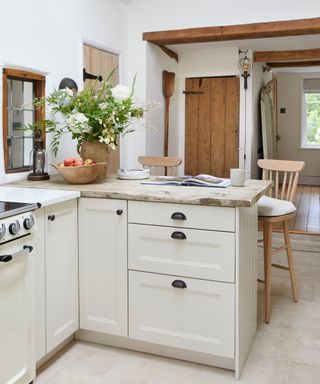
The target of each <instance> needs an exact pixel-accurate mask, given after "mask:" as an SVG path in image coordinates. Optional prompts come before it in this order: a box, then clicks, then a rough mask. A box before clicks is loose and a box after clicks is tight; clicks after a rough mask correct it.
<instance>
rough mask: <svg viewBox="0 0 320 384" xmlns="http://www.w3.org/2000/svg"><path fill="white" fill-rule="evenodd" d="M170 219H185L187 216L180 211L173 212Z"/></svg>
mask: <svg viewBox="0 0 320 384" xmlns="http://www.w3.org/2000/svg"><path fill="white" fill-rule="evenodd" d="M171 219H172V220H187V217H186V215H185V214H184V213H182V212H174V213H173V214H172V215H171Z"/></svg>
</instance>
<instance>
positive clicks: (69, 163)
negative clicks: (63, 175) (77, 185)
mask: <svg viewBox="0 0 320 384" xmlns="http://www.w3.org/2000/svg"><path fill="white" fill-rule="evenodd" d="M73 163H74V158H73V157H66V158H65V159H64V161H63V164H64V166H65V167H72V166H73Z"/></svg>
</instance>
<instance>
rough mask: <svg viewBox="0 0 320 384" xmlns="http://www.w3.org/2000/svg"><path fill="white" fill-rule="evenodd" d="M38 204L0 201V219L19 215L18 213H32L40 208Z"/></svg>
mask: <svg viewBox="0 0 320 384" xmlns="http://www.w3.org/2000/svg"><path fill="white" fill-rule="evenodd" d="M40 207H41V204H39V203H16V202H13V201H0V219H5V218H6V217H10V216H14V215H19V214H20V213H24V212H28V211H33V210H34V209H37V208H40Z"/></svg>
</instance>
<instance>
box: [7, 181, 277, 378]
mask: <svg viewBox="0 0 320 384" xmlns="http://www.w3.org/2000/svg"><path fill="white" fill-rule="evenodd" d="M14 186H15V187H34V188H49V189H62V190H73V191H79V192H80V194H81V197H80V198H79V201H78V234H79V242H78V245H79V295H80V299H79V303H80V309H79V311H80V324H79V330H78V331H77V332H76V337H77V338H78V339H81V340H86V341H92V342H98V343H103V344H107V345H113V346H119V347H123V348H128V349H135V350H140V351H144V352H149V353H154V354H159V355H165V356H171V357H174V358H180V359H185V360H189V361H194V362H198V363H204V364H208V365H214V366H219V367H223V368H227V369H232V370H235V374H236V378H239V377H240V374H241V371H242V368H243V366H244V364H245V361H246V358H247V355H248V353H249V350H250V347H251V344H252V341H253V339H254V336H255V333H256V327H257V280H256V279H257V273H256V259H257V204H256V203H257V201H258V199H259V198H260V197H261V195H262V194H264V193H266V192H267V191H268V189H269V188H270V186H271V182H269V181H258V180H249V181H247V182H246V185H245V186H244V187H231V186H230V187H227V188H204V187H182V186H177V187H176V186H175V187H174V186H163V185H162V186H155V185H141V184H140V182H139V181H132V180H130V181H122V180H116V179H107V180H105V181H104V182H100V183H93V184H88V185H70V184H65V183H64V182H63V181H62V180H61V179H60V178H59V177H54V178H53V180H51V181H45V182H29V181H20V182H16V183H14ZM58 220H59V217H57V221H58ZM63 240H64V239H62V241H63ZM65 240H66V239H65ZM57 283H58V282H57Z"/></svg>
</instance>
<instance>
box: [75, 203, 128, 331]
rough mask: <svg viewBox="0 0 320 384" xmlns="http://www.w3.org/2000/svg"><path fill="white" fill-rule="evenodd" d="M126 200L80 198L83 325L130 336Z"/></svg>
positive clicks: (81, 319) (92, 328)
mask: <svg viewBox="0 0 320 384" xmlns="http://www.w3.org/2000/svg"><path fill="white" fill-rule="evenodd" d="M126 252H127V202H126V201H123V200H106V199H90V198H81V199H80V201H79V262H80V268H79V273H80V328H82V329H87V330H91V331H97V332H103V333H108V334H112V335H119V336H127V253H126Z"/></svg>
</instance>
